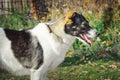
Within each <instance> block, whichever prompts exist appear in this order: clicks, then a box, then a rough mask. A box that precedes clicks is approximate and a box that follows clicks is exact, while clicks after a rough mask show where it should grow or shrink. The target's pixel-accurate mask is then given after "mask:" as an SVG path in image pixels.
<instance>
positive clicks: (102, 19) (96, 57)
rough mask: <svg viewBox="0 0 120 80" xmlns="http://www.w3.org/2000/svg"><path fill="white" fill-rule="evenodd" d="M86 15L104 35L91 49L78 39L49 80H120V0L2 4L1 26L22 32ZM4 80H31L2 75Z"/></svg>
mask: <svg viewBox="0 0 120 80" xmlns="http://www.w3.org/2000/svg"><path fill="white" fill-rule="evenodd" d="M69 10H73V11H76V12H79V13H82V14H83V15H84V16H85V17H86V19H87V20H88V21H89V23H90V25H91V26H92V27H94V28H96V29H97V30H98V31H99V32H100V33H101V35H100V37H99V38H97V40H93V41H94V44H93V45H91V46H87V45H84V44H82V43H81V42H79V41H78V40H77V39H76V41H75V42H74V44H73V45H72V46H71V48H70V50H69V51H68V52H67V55H66V58H65V61H64V62H63V63H62V64H61V65H60V66H59V67H58V68H57V69H55V70H54V71H52V72H50V73H49V74H48V79H49V80H120V0H0V26H1V27H4V28H9V29H15V30H21V29H26V28H31V27H34V26H35V25H37V24H38V23H40V22H47V21H51V20H57V19H60V18H61V17H63V16H65V15H66V13H67V12H68V11H69ZM0 80H29V79H28V77H22V78H21V77H13V76H10V75H7V77H6V75H5V74H4V73H3V72H1V73H0Z"/></svg>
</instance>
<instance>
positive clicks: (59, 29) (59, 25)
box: [49, 18, 75, 44]
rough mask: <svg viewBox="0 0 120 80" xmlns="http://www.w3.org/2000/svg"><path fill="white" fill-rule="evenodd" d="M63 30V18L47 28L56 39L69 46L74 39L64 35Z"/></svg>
mask: <svg viewBox="0 0 120 80" xmlns="http://www.w3.org/2000/svg"><path fill="white" fill-rule="evenodd" d="M64 28H65V21H64V18H63V19H61V20H59V21H57V22H56V23H54V24H52V25H50V26H49V29H50V32H51V33H53V34H54V35H56V36H57V37H58V38H61V39H62V41H63V42H64V43H66V44H69V43H70V42H71V43H73V42H74V40H75V37H73V36H70V35H68V34H66V33H65V31H64Z"/></svg>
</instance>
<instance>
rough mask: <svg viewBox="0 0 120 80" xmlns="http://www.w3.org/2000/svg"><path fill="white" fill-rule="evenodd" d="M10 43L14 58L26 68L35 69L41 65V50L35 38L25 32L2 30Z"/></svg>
mask: <svg viewBox="0 0 120 80" xmlns="http://www.w3.org/2000/svg"><path fill="white" fill-rule="evenodd" d="M4 31H5V33H6V36H7V37H8V39H9V40H10V41H11V48H12V50H13V52H14V56H15V57H16V58H17V59H18V61H19V62H20V63H21V64H22V65H23V66H24V67H26V68H34V69H37V68H39V67H40V65H41V64H42V63H43V49H42V47H41V45H40V43H39V42H38V40H37V38H36V37H32V36H31V34H30V33H29V32H28V31H27V30H23V31H15V30H9V29H4Z"/></svg>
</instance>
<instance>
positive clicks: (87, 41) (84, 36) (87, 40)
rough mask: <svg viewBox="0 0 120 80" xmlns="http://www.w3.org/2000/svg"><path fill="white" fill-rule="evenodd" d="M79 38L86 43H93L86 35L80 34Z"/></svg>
mask: <svg viewBox="0 0 120 80" xmlns="http://www.w3.org/2000/svg"><path fill="white" fill-rule="evenodd" d="M78 37H79V38H81V39H82V40H83V41H84V42H85V43H87V44H89V45H91V44H92V43H93V42H92V40H91V38H90V37H88V36H87V35H86V34H79V35H78Z"/></svg>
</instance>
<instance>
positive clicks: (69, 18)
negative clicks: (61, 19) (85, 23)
mask: <svg viewBox="0 0 120 80" xmlns="http://www.w3.org/2000/svg"><path fill="white" fill-rule="evenodd" d="M76 14H77V13H76V12H73V11H69V12H68V13H67V15H66V17H65V23H66V24H71V23H73V21H72V18H73V17H75V15H76Z"/></svg>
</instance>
